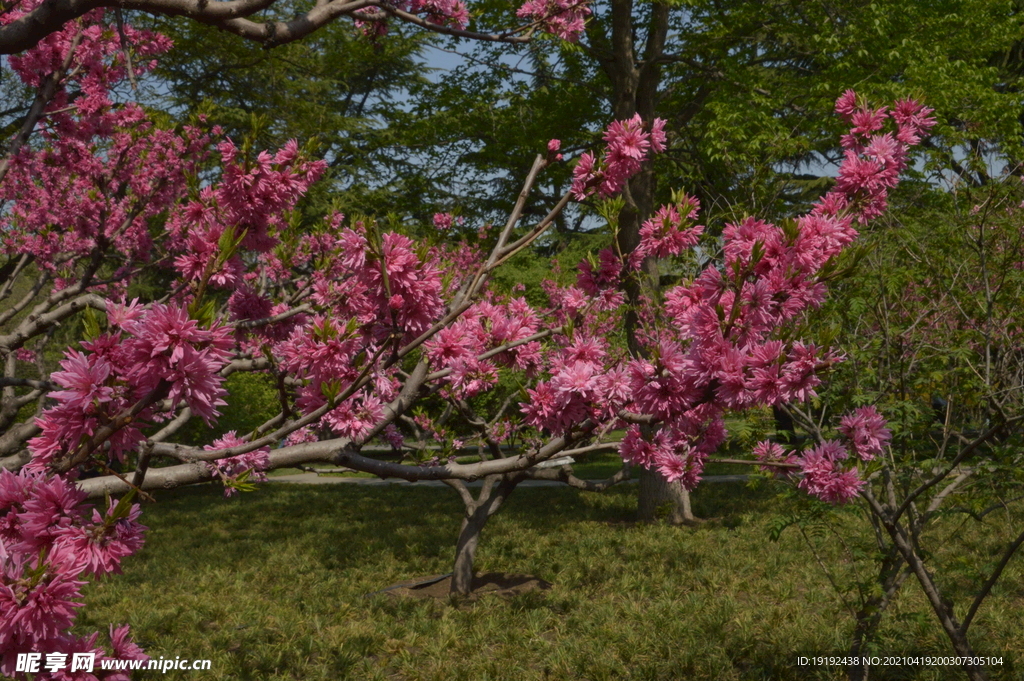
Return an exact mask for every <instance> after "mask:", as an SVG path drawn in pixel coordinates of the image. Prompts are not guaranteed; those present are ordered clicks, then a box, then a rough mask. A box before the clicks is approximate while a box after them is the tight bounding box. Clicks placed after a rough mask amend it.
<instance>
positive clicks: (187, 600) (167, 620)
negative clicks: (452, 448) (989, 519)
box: [80, 484, 1024, 681]
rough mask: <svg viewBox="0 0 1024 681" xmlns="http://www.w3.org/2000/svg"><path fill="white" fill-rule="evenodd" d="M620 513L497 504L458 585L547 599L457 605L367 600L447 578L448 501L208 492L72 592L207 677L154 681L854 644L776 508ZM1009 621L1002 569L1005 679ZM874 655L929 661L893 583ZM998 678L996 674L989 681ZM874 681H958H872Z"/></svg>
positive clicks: (631, 490) (555, 500) (835, 548)
mask: <svg viewBox="0 0 1024 681" xmlns="http://www.w3.org/2000/svg"><path fill="white" fill-rule="evenodd" d="M635 495H636V488H635V487H620V488H617V489H614V490H612V491H611V492H608V493H604V494H586V493H580V492H577V491H574V490H569V489H520V490H517V491H516V492H515V493H514V494H513V496H512V497H511V499H510V501H509V502H508V504H507V506H506V507H505V508H504V509H503V510H502V511H501V512H500V513H499V514H498V515H497V516H495V518H494V519H493V520H492V522H491V523H490V524H489V525H488V527H487V528H486V529H485V534H484V539H483V542H482V543H481V547H480V550H479V552H478V562H477V567H478V569H479V570H481V571H484V572H488V571H495V572H509V573H523V574H532V575H535V576H537V577H540V578H542V579H545V580H547V581H549V582H552V583H553V584H554V587H553V588H552V589H551V590H549V591H545V592H533V593H527V594H523V595H520V596H517V597H514V598H511V599H501V598H499V597H493V596H492V597H484V598H483V599H481V600H480V601H479V602H477V603H475V604H469V605H462V606H458V607H455V606H453V605H452V604H450V603H447V602H434V601H419V600H400V599H396V598H394V597H391V596H389V595H384V594H377V595H368V594H372V592H375V591H378V590H380V589H382V588H384V587H386V586H389V585H391V584H394V583H396V582H401V581H407V580H409V579H411V578H414V577H418V576H426V575H432V574H440V573H444V572H447V571H449V570H450V559H451V557H452V553H453V547H454V540H455V534H456V530H457V528H458V519H459V514H460V513H461V510H462V509H461V504H460V503H459V501H458V500H457V498H456V497H455V495H454V494H453V493H452V492H451V491H450V490H447V489H438V488H426V489H422V488H408V487H405V488H392V487H375V488H361V487H357V486H351V485H326V486H310V487H307V486H298V485H294V486H293V485H266V486H264V487H262V488H261V489H260V490H259V491H258V492H255V493H250V494H244V495H241V496H240V497H237V498H233V499H223V498H222V496H221V491H220V490H219V489H217V488H216V487H213V486H206V487H202V488H192V489H185V490H178V491H174V492H169V493H164V494H162V495H160V497H161V498H160V502H161V503H159V504H157V505H155V506H151V507H149V508H147V510H146V513H145V514H144V516H143V518H144V521H145V522H146V523H147V524H148V525H149V526H150V528H151V529H150V532H149V537H148V542H147V545H146V547H145V548H144V549H143V550H142V552H141V553H140V554H139V555H137V556H136V557H133V558H131V559H129V560H128V561H127V562H126V565H125V574H124V575H123V576H121V577H117V578H114V579H112V580H109V581H107V582H104V583H100V584H95V585H93V586H91V587H89V589H88V590H87V594H86V596H87V598H86V600H87V607H86V608H85V617H84V618H82V619H80V623H81V628H82V631H88V630H90V629H91V630H95V628H97V627H101V626H104V624H105V623H107V622H114V623H130V624H131V625H132V629H133V631H134V633H135V636H136V637H137V638H138V640H139V642H140V643H141V644H142V645H143V646H144V647H145V648H146V650H147V652H149V654H151V655H154V656H161V655H162V656H164V657H172V658H173V657H175V656H182V657H187V658H209V659H211V660H212V661H213V664H212V670H211V671H210V672H187V673H186V672H177V676H175V674H176V673H175V672H173V671H172V672H169V673H168V674H166V675H157V674H152V673H151V676H153V677H154V678H155V677H156V676H164V677H165V678H191V679H197V678H217V679H360V680H361V679H424V680H426V679H437V680H439V681H440V680H445V681H447V680H449V679H467V680H472V681H478V680H488V679H495V680H497V679H509V680H517V681H518V680H520V679H538V680H540V679H588V680H593V681H596V680H603V679H666V680H668V679H715V680H718V679H722V680H729V679H833V678H842V676H843V674H842V671H841V670H839V669H832V670H826V669H821V668H814V667H803V668H800V667H797V666H796V665H795V661H796V657H797V656H798V655H809V654H815V653H817V654H842V653H843V652H844V651H845V650H846V649H847V647H848V645H849V636H850V632H851V631H852V626H853V625H852V619H851V617H850V615H849V614H848V613H846V612H845V611H844V610H843V606H842V602H841V600H840V598H839V596H838V595H837V594H836V593H835V591H834V590H833V589H832V588H831V587H830V586H829V583H828V580H827V579H826V577H825V575H824V574H823V572H822V570H821V568H820V567H819V566H818V564H817V563H816V561H815V560H814V558H813V556H812V554H811V553H810V551H809V550H808V548H807V546H806V545H805V544H804V541H803V539H802V538H801V536H800V534H799V532H795V531H794V532H786V533H784V534H783V535H782V537H781V539H780V541H778V542H772V541H770V540H769V538H768V527H769V525H770V524H771V523H772V522H773V521H774V520H775V519H776V518H778V517H779V514H780V513H783V512H785V511H786V508H785V505H786V504H787V503H789V502H786V501H784V500H779V499H778V498H777V497H776V496H775V495H774V493H773V492H772V491H771V490H768V489H760V490H751V489H750V488H746V487H744V486H743V485H738V484H724V485H713V486H712V485H709V486H705V487H704V488H701V489H699V490H698V491H697V492H696V494H695V499H694V502H695V509H694V510H695V511H696V513H697V514H698V515H701V516H703V517H705V518H714V520H712V521H709V522H707V523H704V524H703V525H702V526H700V527H698V528H696V529H690V528H676V527H670V526H665V525H636V524H633V523H632V520H633V519H634V517H635V509H636V500H635ZM837 522H839V523H840V524H841V526H840V528H839V529H840V530H841V531H842V532H843V533H844V534H845V535H847V536H848V542H849V543H852V544H854V545H857V544H858V543H860V542H864V541H866V540H867V539H868V536H867V534H866V529H867V528H866V527H865V522H864V521H863V520H862V519H859V518H858V517H857V516H856V515H855V514H852V513H851V514H845V515H843V516H841V517H840V518H839V520H838V521H837ZM1018 524H1019V523H1018ZM858 533H860V534H858ZM1005 539H1006V537H1005V536H1003V535H1002V534H1000V533H998V532H996V531H995V530H992V531H987V532H986V533H981V534H979V533H977V532H976V531H975V533H974V534H972V535H971V537H970V542H971V548H972V552H977V553H978V554H980V555H981V558H980V561H981V564H984V563H985V561H990V560H994V558H992V556H991V552H992V549H993V548H995V547H997V546H998V544H997V540H1005ZM816 541H817V543H818V545H819V553H820V555H822V557H823V560H824V561H825V562H826V564H827V565H828V566H829V568H830V570H832V571H833V573H834V575H835V576H836V578H837V579H838V580H840V583H848V582H849V581H850V580H851V579H853V578H854V576H855V574H856V573H857V570H858V569H860V570H862V571H863V569H865V568H866V567H867V566H868V565H869V564H868V563H867V562H859V561H853V562H851V561H849V560H847V559H845V558H844V557H843V551H842V548H841V546H839V544H838V542H836V541H831V540H829V539H828V538H827V537H826V538H823V539H821V540H816ZM957 546H959V544H956V545H953V544H951V548H950V551H953V550H955V549H956V547H957ZM947 557H949V556H943V559H945V558H947ZM970 565H971V566H970V567H964V568H959V570H960V571H959V572H958V573H957V576H954V577H952V578H951V579H950V580H947V583H955V584H956V585H957V587H958V588H961V589H966V588H973V587H972V586H971V585H972V584H973V585H976V584H977V583H978V582H977V581H973V582H972V581H971V580H970V579H969V577H970V576H971V575H976V574H977V573H976V572H974V573H971V572H970V571H971V570H975V569H976V566H978V565H979V561H978V560H975V561H974V562H973V563H971V564H970ZM863 574H866V573H863ZM961 582H963V583H962V584H961ZM963 595H964V594H963V593H962V592H961V593H957V594H955V597H956V598H957V599H958V600H962V599H963ZM1022 606H1024V573H1022V570H1021V568H1020V567H1019V563H1018V564H1015V565H1012V566H1011V568H1010V569H1009V570H1008V571H1007V574H1006V576H1005V578H1004V580H1003V582H1002V583H1001V585H1000V586H999V587H998V588H997V590H996V592H995V593H994V594H993V596H992V597H991V599H990V600H989V601H988V602H987V603H986V605H985V606H984V608H983V610H982V613H981V614H980V616H979V621H978V624H977V625H976V626H977V627H978V629H977V631H973V632H972V638H973V639H974V641H975V645H976V647H977V648H978V649H979V652H981V653H984V654H1002V655H1003V656H1004V658H1006V661H1007V662H1009V661H1010V660H1009V656H1010V655H1012V654H1013V651H1017V650H1021V649H1022V648H1024V612H1022V611H1024V607H1022ZM882 639H883V640H882V643H881V644H880V652H881V653H882V654H891V655H898V654H908V653H922V654H925V653H927V654H941V655H946V654H949V646H948V644H947V642H946V639H945V637H944V636H943V634H942V632H941V630H940V628H939V626H938V624H937V622H936V620H935V618H934V616H933V615H932V614H931V612H930V610H929V609H928V607H927V604H926V602H925V601H924V599H923V597H922V596H921V593H920V591H919V589H918V588H917V587H916V584H914V583H913V582H908V585H907V587H906V588H905V591H904V594H903V595H902V596H901V598H900V599H899V600H898V602H897V603H896V604H895V606H894V607H893V609H892V611H891V612H890V614H889V615H888V617H887V619H886V624H885V625H884V626H883V629H882ZM1014 674H1017V675H1019V674H1020V671H1017V672H1014V671H1012V670H1011V669H1010V668H1009V667H1004V668H1003V669H1002V670H998V669H997V670H995V673H994V674H993V676H994V678H1001V679H1011V678H1019V676H1015V675H1014ZM143 678H147V677H145V676H143ZM872 678H877V679H886V678H888V679H895V678H915V679H956V678H961V674H960V673H957V672H955V671H954V670H952V669H943V668H933V669H930V670H919V671H917V672H915V673H913V674H910V675H907V674H904V675H894V674H893V673H892V672H891V673H889V674H888V675H887V674H886V673H885V672H884V671H883V670H876V673H875V675H874V676H873V677H872Z"/></svg>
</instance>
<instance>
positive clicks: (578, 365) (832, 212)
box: [523, 95, 928, 500]
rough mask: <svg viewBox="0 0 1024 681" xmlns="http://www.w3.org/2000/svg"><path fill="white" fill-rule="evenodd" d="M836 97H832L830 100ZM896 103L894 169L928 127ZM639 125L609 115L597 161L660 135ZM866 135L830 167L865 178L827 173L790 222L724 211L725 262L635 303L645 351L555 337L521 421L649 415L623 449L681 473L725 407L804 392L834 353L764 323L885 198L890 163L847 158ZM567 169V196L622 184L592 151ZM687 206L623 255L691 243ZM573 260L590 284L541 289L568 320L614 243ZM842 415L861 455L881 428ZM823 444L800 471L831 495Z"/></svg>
mask: <svg viewBox="0 0 1024 681" xmlns="http://www.w3.org/2000/svg"><path fill="white" fill-rule="evenodd" d="M848 98H849V97H848V95H844V97H843V98H841V99H840V108H842V107H843V106H844V105H843V102H844V101H845V100H846V99H848ZM897 108H898V110H899V111H900V112H902V113H901V116H902V118H900V121H902V122H901V123H899V125H900V126H902V127H901V131H903V132H902V133H901V134H898V135H897V136H896V137H892V139H893V140H894V141H895V144H896V145H897V146H896V153H895V157H894V158H895V159H896V161H894V162H893V163H887V164H883V166H884V167H882V170H883V171H884V173H888V174H891V173H893V172H895V173H896V174H897V175H898V170H899V169H900V168H902V167H903V166H902V165H901V163H902V162H903V161H901V160H900V159H905V158H906V157H907V153H908V151H907V150H908V147H909V145H910V144H911V143H913V142H916V141H919V137H918V136H916V135H917V134H919V133H923V131H924V130H926V129H927V125H928V120H927V110H925V109H923V108H922V107H920V106H919V105H916V104H914V103H903V104H900V105H898V107H897ZM868 127H870V126H868ZM912 133H913V134H912ZM645 135H646V133H645V132H644V131H643V128H642V126H641V125H640V124H639V120H638V119H636V120H634V121H627V122H625V123H619V124H616V125H613V127H612V128H610V129H609V133H608V134H607V135H606V139H607V140H608V142H609V152H608V153H607V154H606V158H607V159H609V161H608V165H612V166H614V165H616V164H620V163H623V162H625V161H628V162H630V163H632V164H634V165H633V168H638V167H639V166H638V165H637V164H638V159H641V158H643V157H644V155H645V154H646V153H647V151H648V148H650V149H652V150H657V149H658V147H660V145H661V144H663V141H660V140H659V141H658V142H657V146H656V144H655V142H654V141H653V140H648V139H647V138H646V137H645ZM651 137H652V138H653V137H654V130H652V133H651ZM876 149H877V146H876V147H871V146H870V145H868V146H864V147H862V148H860V147H858V148H857V149H856V150H855V151H856V153H853V154H849V155H848V156H847V160H846V162H844V164H843V167H842V168H841V171H840V175H841V177H845V178H852V177H855V176H856V177H862V180H863V181H860V182H855V181H852V180H847V181H844V182H841V183H839V184H837V188H836V189H835V190H834V191H832V192H830V193H829V194H827V195H826V196H825V197H824V198H823V199H822V200H821V201H820V202H819V203H818V204H817V205H816V206H815V207H814V209H813V210H812V211H811V212H810V213H809V214H808V215H805V216H803V217H800V218H798V219H797V220H796V221H794V222H793V223H792V224H790V225H784V226H776V225H772V224H769V223H767V222H764V221H761V220H757V219H755V218H748V219H746V220H744V221H742V222H740V223H739V224H732V225H727V226H726V228H725V230H724V231H723V239H724V248H723V251H724V256H725V261H724V263H723V265H724V266H723V267H717V266H714V265H709V266H708V267H706V268H705V270H704V271H703V272H702V273H701V274H700V275H698V276H697V277H696V278H695V279H694V280H693V281H691V282H688V283H684V284H683V285H680V286H677V287H675V288H674V289H671V290H669V291H668V292H667V293H666V294H665V303H664V307H663V308H656V307H655V306H654V305H653V303H647V304H646V305H645V306H644V307H642V308H641V309H640V310H639V311H638V312H639V316H640V322H641V327H640V329H639V333H638V335H639V337H640V339H641V340H642V342H644V343H645V344H646V346H647V358H646V359H635V360H628V359H624V358H613V357H610V356H609V357H607V358H605V357H603V356H602V354H603V352H597V353H591V354H589V355H588V356H587V357H586V358H585V359H583V358H579V357H574V356H573V354H572V352H573V348H575V344H572V345H570V343H568V342H566V343H565V344H564V345H563V346H562V348H561V350H560V354H559V353H556V354H555V355H554V356H552V357H551V358H549V359H547V360H546V361H545V368H546V369H547V370H548V372H549V374H550V376H551V379H550V380H549V381H542V382H540V383H538V384H537V386H536V387H535V388H534V389H533V390H530V391H529V392H528V394H529V396H530V402H528V403H525V404H524V405H523V413H524V415H525V418H526V421H527V423H530V424H532V425H535V426H537V427H539V428H543V429H546V430H549V431H551V432H556V433H564V432H568V431H569V430H570V429H571V428H573V427H576V426H578V425H579V424H580V423H582V422H584V421H587V420H589V421H590V422H592V423H602V424H604V423H608V424H610V425H611V426H614V427H621V426H622V425H626V424H628V423H629V417H626V418H625V424H623V423H622V422H621V421H619V422H617V421H615V417H616V414H617V413H619V414H621V413H623V412H624V413H627V414H638V415H641V416H642V418H644V419H652V420H648V421H644V422H647V423H651V424H652V426H651V428H650V429H649V430H646V431H645V430H641V429H640V428H639V427H637V426H635V425H634V426H631V427H630V428H629V430H628V432H627V436H626V439H625V440H624V441H623V444H622V447H621V453H622V455H623V457H624V458H625V459H627V460H630V461H634V462H636V463H637V464H639V465H644V466H654V467H656V468H658V469H659V470H660V471H661V472H662V473H663V474H664V475H665V476H666V477H667V478H669V479H670V480H680V481H682V482H683V484H685V485H686V486H687V487H692V486H693V485H695V484H696V483H697V481H698V480H699V476H700V472H701V470H702V469H703V461H704V460H705V459H706V457H707V456H708V455H709V454H710V453H711V452H713V451H714V450H715V449H716V448H717V447H718V446H719V445H720V444H721V443H722V442H723V441H724V439H725V427H724V421H723V417H724V414H725V412H726V411H728V410H743V409H747V408H750V407H753V406H757V405H775V404H779V403H784V402H788V401H803V400H806V399H808V398H809V397H812V396H813V395H814V389H815V387H816V386H817V385H818V383H819V382H820V379H819V378H818V373H819V372H820V371H821V370H822V369H823V368H825V367H828V366H829V365H831V364H833V363H835V362H838V361H840V360H839V358H838V357H836V356H835V355H833V354H832V353H830V352H826V351H823V350H822V349H820V348H817V347H815V346H813V345H808V344H804V343H800V342H798V341H790V342H785V341H782V340H778V339H776V338H774V335H775V334H776V333H777V331H778V329H780V328H783V327H784V326H785V325H786V324H787V323H788V322H790V321H791V320H793V319H794V318H795V317H797V316H798V315H800V314H802V313H803V312H804V311H805V310H807V309H808V308H809V307H811V306H815V305H818V304H820V302H821V301H822V300H823V298H824V295H825V286H824V284H823V283H822V282H821V281H819V274H820V272H821V269H822V267H824V265H825V264H826V263H827V262H828V261H829V260H830V259H832V258H833V257H835V256H836V255H837V254H838V253H839V252H840V251H841V250H842V249H843V248H844V247H845V246H846V245H848V244H849V243H850V242H851V241H852V240H853V239H854V238H855V237H856V235H857V232H856V230H855V229H854V228H853V226H852V224H853V222H854V221H855V220H863V219H866V218H865V211H866V214H867V215H871V214H872V212H873V211H874V210H876V209H877V208H878V207H879V206H881V205H884V201H885V198H886V194H887V191H888V189H889V188H890V187H891V186H892V181H890V179H887V178H888V177H889V175H888V174H885V175H883V178H882V179H879V178H878V177H876V176H875V175H870V174H869V175H864V174H863V173H861V174H858V173H854V172H851V171H850V168H851V167H854V166H856V167H860V168H863V167H864V165H865V162H868V161H872V160H873V159H875V156H872V154H874V153H875V150H876ZM612 175H614V173H612ZM575 176H576V182H575V183H574V191H575V192H576V193H577V195H578V196H580V195H586V194H587V193H588V192H589V191H591V189H593V188H595V187H598V186H600V187H601V189H598V191H599V192H600V191H603V189H604V188H605V187H607V188H608V189H613V188H617V187H620V186H621V184H622V182H620V181H618V180H615V181H613V182H611V183H609V182H608V177H607V170H605V171H604V172H603V174H602V173H598V172H595V171H594V169H593V157H592V156H588V157H585V158H584V159H582V160H581V163H580V165H579V166H577V169H576V173H575ZM697 208H698V204H697V202H696V200H695V199H692V198H689V197H686V196H685V195H684V196H681V197H679V198H677V200H676V201H675V203H674V204H673V205H670V206H666V207H664V208H662V209H661V210H660V211H658V213H657V214H656V215H655V216H654V217H653V218H652V219H651V220H649V221H648V222H647V223H645V225H644V226H643V229H642V233H641V243H640V245H639V247H638V248H637V250H636V254H634V255H631V257H630V265H632V266H634V267H636V266H638V265H639V264H640V262H642V260H643V259H644V258H646V257H667V256H671V255H676V254H679V253H681V252H682V251H684V250H685V249H688V248H692V247H693V246H694V245H696V243H697V241H698V238H699V236H700V234H701V231H702V228H701V227H700V226H699V225H695V224H694V223H695V222H696V219H697ZM581 269H582V271H581V278H580V283H581V284H585V285H586V286H587V288H588V289H589V290H588V292H587V293H588V295H583V293H584V291H583V288H577V287H567V288H557V287H556V288H554V289H552V290H551V294H552V300H553V302H554V303H555V306H556V307H557V308H558V312H557V313H555V314H556V316H557V317H558V318H559V319H561V320H563V322H571V323H573V324H575V325H577V326H578V325H580V324H584V323H586V321H585V317H586V315H583V313H584V311H590V312H597V311H598V310H597V308H596V305H595V304H594V293H596V292H598V291H600V290H601V289H600V286H599V285H598V277H597V276H595V275H596V274H597V273H598V272H600V277H601V278H602V279H603V280H604V281H612V280H613V279H614V278H615V277H616V276H618V271H617V267H616V264H615V262H614V258H612V257H606V258H604V259H603V260H602V266H601V267H600V268H597V267H595V263H591V264H589V265H586V266H584V267H583V268H581ZM574 291H575V293H574ZM581 315H582V316H581ZM579 333H580V331H577V334H579ZM579 338H580V336H578V335H577V340H578V339H579ZM604 354H606V353H604ZM843 428H845V429H847V430H848V431H849V433H850V436H849V437H850V439H851V441H852V443H853V444H852V445H851V446H852V447H854V451H856V452H857V453H858V455H859V456H870V455H871V452H873V451H875V449H877V447H878V442H880V441H882V440H879V437H880V435H879V433H880V432H881V431H879V428H880V426H879V425H878V421H877V419H876V418H875V417H873V416H871V414H869V413H868V412H864V413H862V414H859V415H855V416H854V417H851V419H850V421H849V423H848V424H846V425H844V426H843ZM844 451H845V450H844ZM830 452H831V450H825V451H824V452H823V453H820V456H818V457H817V458H815V456H814V455H813V454H811V455H809V456H810V458H808V459H807V460H808V462H809V465H811V463H813V462H818V464H817V465H818V468H817V469H815V470H816V471H818V473H816V474H815V475H817V477H815V475H810V476H808V477H807V478H806V479H807V480H808V481H809V482H808V484H810V485H812V486H814V485H817V486H814V487H813V488H814V490H815V491H814V493H815V494H820V495H824V496H826V497H828V498H830V499H835V500H838V499H841V498H844V494H845V493H846V492H848V491H849V490H850V489H851V484H852V483H851V476H850V475H846V474H845V473H839V472H837V473H835V475H834V476H831V474H830V473H828V471H827V470H826V469H827V467H828V465H830V464H831V462H833V460H834V457H833V456H832V454H830ZM812 468H813V466H812ZM830 476H831V477H830ZM833 478H834V480H833ZM816 480H818V481H820V485H818V484H817V483H815V482H814V481H816Z"/></svg>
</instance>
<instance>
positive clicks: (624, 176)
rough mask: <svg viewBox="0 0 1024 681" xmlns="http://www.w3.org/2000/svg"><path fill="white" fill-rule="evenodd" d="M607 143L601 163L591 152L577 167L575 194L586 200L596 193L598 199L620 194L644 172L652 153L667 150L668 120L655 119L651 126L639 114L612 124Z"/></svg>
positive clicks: (606, 135) (607, 135)
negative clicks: (628, 182) (626, 185)
mask: <svg viewBox="0 0 1024 681" xmlns="http://www.w3.org/2000/svg"><path fill="white" fill-rule="evenodd" d="M604 141H605V142H606V143H607V145H606V147H605V152H604V156H603V158H602V159H601V161H600V162H598V160H597V157H595V156H594V155H593V154H591V153H589V152H587V153H585V154H583V155H582V156H581V157H580V160H579V161H578V162H577V164H576V167H575V168H573V173H572V176H573V180H572V193H573V195H574V196H575V197H576V200H577V201H582V200H583V199H585V198H586V197H588V196H590V195H591V194H593V193H594V192H595V191H596V193H597V195H598V196H601V197H609V196H612V195H614V194H617V193H618V192H619V191H620V190H621V189H622V187H623V186H624V185H625V184H626V181H627V180H628V179H629V178H631V177H632V176H633V175H636V174H637V173H638V172H640V169H641V167H642V166H643V162H644V160H646V159H647V154H648V152H654V153H660V152H662V151H664V150H665V121H663V120H662V119H660V118H655V119H654V121H653V122H652V123H651V125H650V127H649V128H648V127H647V126H645V125H644V122H643V121H642V120H641V118H640V114H637V115H635V116H633V117H632V118H630V119H629V120H625V121H612V123H611V124H610V125H609V126H608V129H607V130H606V131H605V133H604Z"/></svg>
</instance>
